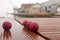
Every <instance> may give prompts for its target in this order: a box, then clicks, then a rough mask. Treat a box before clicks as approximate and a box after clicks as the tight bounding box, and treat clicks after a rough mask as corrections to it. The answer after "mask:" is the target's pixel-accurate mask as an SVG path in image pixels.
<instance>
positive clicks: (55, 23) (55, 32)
mask: <svg viewBox="0 0 60 40" xmlns="http://www.w3.org/2000/svg"><path fill="white" fill-rule="evenodd" d="M16 19H17V20H18V21H20V22H21V23H22V22H23V21H24V20H29V21H33V22H36V23H37V24H38V25H39V30H38V32H39V33H41V34H43V35H44V36H46V37H48V38H50V39H51V40H60V18H21V17H16Z"/></svg>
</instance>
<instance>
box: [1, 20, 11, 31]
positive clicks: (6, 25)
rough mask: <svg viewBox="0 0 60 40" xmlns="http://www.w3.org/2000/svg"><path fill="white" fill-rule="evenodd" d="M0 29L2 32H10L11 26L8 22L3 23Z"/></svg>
mask: <svg viewBox="0 0 60 40" xmlns="http://www.w3.org/2000/svg"><path fill="white" fill-rule="evenodd" d="M2 27H3V29H4V30H10V29H11V27H12V24H11V23H10V22H9V21H5V22H4V23H3V24H2Z"/></svg>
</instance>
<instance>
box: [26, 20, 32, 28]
mask: <svg viewBox="0 0 60 40" xmlns="http://www.w3.org/2000/svg"><path fill="white" fill-rule="evenodd" d="M31 23H32V22H30V21H28V22H27V25H26V28H27V29H29V25H30V24H31Z"/></svg>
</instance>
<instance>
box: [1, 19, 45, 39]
mask: <svg viewBox="0 0 60 40" xmlns="http://www.w3.org/2000/svg"><path fill="white" fill-rule="evenodd" d="M4 21H10V22H11V23H12V28H11V30H10V31H4V30H3V28H2V24H3V22H4ZM0 40H45V39H44V38H42V37H40V36H39V35H37V34H36V33H34V32H30V31H29V30H27V29H25V28H24V27H23V26H22V25H20V24H19V23H18V22H17V21H15V20H14V19H7V18H0Z"/></svg>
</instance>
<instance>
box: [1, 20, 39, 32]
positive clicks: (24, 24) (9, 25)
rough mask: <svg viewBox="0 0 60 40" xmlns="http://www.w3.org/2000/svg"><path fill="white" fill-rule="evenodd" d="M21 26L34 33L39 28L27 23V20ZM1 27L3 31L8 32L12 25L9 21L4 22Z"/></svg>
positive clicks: (36, 25)
mask: <svg viewBox="0 0 60 40" xmlns="http://www.w3.org/2000/svg"><path fill="white" fill-rule="evenodd" d="M23 26H24V27H25V28H27V29H29V30H30V31H33V32H36V31H37V30H38V28H39V26H38V24H37V23H34V22H31V21H27V20H25V21H23ZM2 27H3V29H4V30H10V29H11V27H12V23H10V22H9V21H5V22H4V23H3V25H2Z"/></svg>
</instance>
